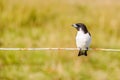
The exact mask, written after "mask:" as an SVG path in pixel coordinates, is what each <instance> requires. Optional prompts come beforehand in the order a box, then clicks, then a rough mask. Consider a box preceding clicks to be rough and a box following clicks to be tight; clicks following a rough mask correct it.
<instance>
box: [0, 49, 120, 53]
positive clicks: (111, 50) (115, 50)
mask: <svg viewBox="0 0 120 80" xmlns="http://www.w3.org/2000/svg"><path fill="white" fill-rule="evenodd" d="M41 50H79V48H0V51H41ZM89 50H94V51H110V52H120V49H107V48H89Z"/></svg>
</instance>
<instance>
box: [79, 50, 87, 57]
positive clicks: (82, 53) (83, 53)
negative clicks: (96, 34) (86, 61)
mask: <svg viewBox="0 0 120 80" xmlns="http://www.w3.org/2000/svg"><path fill="white" fill-rule="evenodd" d="M81 55H84V56H87V50H85V51H84V52H83V51H81V50H79V53H78V56H81Z"/></svg>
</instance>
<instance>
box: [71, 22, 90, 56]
mask: <svg viewBox="0 0 120 80" xmlns="http://www.w3.org/2000/svg"><path fill="white" fill-rule="evenodd" d="M72 26H73V27H74V28H76V29H77V35H76V46H77V48H78V49H79V53H78V56H81V55H84V56H87V51H88V49H89V46H90V43H91V34H90V32H89V31H88V29H87V27H86V25H85V24H84V23H75V24H72Z"/></svg>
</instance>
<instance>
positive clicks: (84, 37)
mask: <svg viewBox="0 0 120 80" xmlns="http://www.w3.org/2000/svg"><path fill="white" fill-rule="evenodd" d="M90 42H91V37H90V35H89V33H86V34H84V33H83V32H82V31H78V32H77V36H76V45H77V47H78V48H83V49H84V48H86V47H89V45H90Z"/></svg>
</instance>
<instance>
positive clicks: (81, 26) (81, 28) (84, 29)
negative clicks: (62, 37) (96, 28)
mask: <svg viewBox="0 0 120 80" xmlns="http://www.w3.org/2000/svg"><path fill="white" fill-rule="evenodd" d="M72 26H73V27H75V28H76V29H77V30H78V31H83V32H84V33H87V32H88V30H87V27H86V26H85V25H84V24H83V23H76V24H73V25H72Z"/></svg>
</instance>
